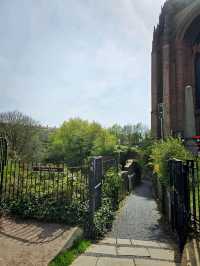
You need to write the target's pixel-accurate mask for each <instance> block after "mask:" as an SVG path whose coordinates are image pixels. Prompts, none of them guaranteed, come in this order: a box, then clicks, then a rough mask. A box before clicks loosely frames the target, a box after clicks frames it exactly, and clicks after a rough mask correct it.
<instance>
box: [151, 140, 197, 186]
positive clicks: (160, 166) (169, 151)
mask: <svg viewBox="0 0 200 266" xmlns="http://www.w3.org/2000/svg"><path fill="white" fill-rule="evenodd" d="M191 156H192V155H191V154H190V153H189V151H187V150H186V148H185V147H184V145H183V143H182V141H181V139H178V138H172V137H170V138H168V139H166V140H165V141H158V142H155V144H154V145H153V146H152V153H151V156H150V160H151V163H150V164H151V165H152V167H153V171H154V173H156V174H157V175H158V177H159V179H160V181H161V183H163V184H165V185H169V173H168V161H169V159H172V158H176V159H179V160H186V159H190V158H191Z"/></svg>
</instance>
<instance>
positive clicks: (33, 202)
mask: <svg viewBox="0 0 200 266" xmlns="http://www.w3.org/2000/svg"><path fill="white" fill-rule="evenodd" d="M1 206H2V209H3V210H4V211H6V212H7V213H9V214H12V215H15V216H20V217H22V218H23V219H28V218H36V219H38V220H44V221H48V222H61V223H64V224H68V225H77V224H83V223H84V220H85V217H86V216H87V211H88V203H87V202H85V203H84V202H80V201H78V200H75V199H74V200H73V201H72V202H71V203H69V202H67V201H61V200H60V201H59V200H52V199H49V198H48V197H41V198H39V199H38V198H36V197H35V196H34V195H32V196H27V197H23V198H22V199H19V200H9V201H8V202H4V203H2V204H1Z"/></svg>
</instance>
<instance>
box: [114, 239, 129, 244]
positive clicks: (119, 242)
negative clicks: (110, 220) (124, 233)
mask: <svg viewBox="0 0 200 266" xmlns="http://www.w3.org/2000/svg"><path fill="white" fill-rule="evenodd" d="M131 244H132V243H131V240H130V239H117V245H118V246H120V245H128V246H130V245H131Z"/></svg>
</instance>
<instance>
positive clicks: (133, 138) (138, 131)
mask: <svg viewBox="0 0 200 266" xmlns="http://www.w3.org/2000/svg"><path fill="white" fill-rule="evenodd" d="M109 131H110V132H111V133H112V134H113V135H114V136H116V138H117V139H118V141H119V142H120V144H122V145H125V146H134V145H138V144H140V143H141V142H142V141H143V139H144V138H145V135H146V134H147V132H148V130H147V128H146V127H145V126H144V125H142V124H141V123H138V124H136V125H125V126H123V127H122V126H120V125H117V124H115V125H113V126H112V127H111V128H109Z"/></svg>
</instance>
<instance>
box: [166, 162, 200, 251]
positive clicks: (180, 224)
mask: <svg viewBox="0 0 200 266" xmlns="http://www.w3.org/2000/svg"><path fill="white" fill-rule="evenodd" d="M169 174H170V204H171V225H172V229H173V230H174V231H176V232H177V235H178V237H179V243H180V248H181V249H182V248H183V246H184V244H185V241H186V239H187V236H188V234H189V232H194V233H195V234H200V172H199V162H198V161H194V160H190V161H186V162H184V161H181V160H176V159H173V160H170V161H169Z"/></svg>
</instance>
